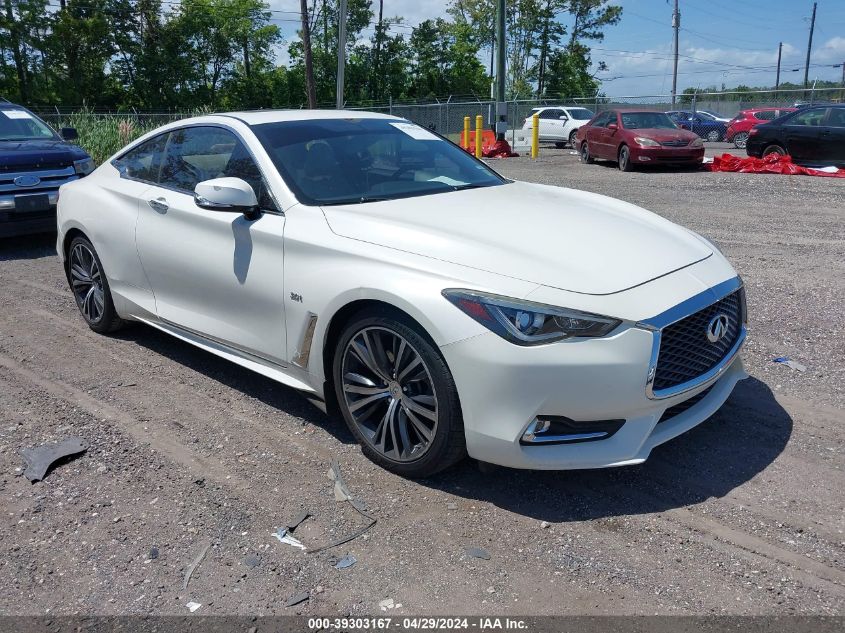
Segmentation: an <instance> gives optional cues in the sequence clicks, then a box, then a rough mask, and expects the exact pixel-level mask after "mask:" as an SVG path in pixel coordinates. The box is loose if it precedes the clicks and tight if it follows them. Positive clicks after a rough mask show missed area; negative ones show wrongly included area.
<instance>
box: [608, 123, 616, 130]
mask: <svg viewBox="0 0 845 633" xmlns="http://www.w3.org/2000/svg"><path fill="white" fill-rule="evenodd" d="M607 129H608V130H617V129H619V126H618V125H616V124H615V123H608V124H607Z"/></svg>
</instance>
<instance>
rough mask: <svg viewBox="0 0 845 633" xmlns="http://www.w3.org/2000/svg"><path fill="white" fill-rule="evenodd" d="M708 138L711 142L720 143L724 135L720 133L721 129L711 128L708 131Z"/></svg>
mask: <svg viewBox="0 0 845 633" xmlns="http://www.w3.org/2000/svg"><path fill="white" fill-rule="evenodd" d="M707 140H708V141H710V142H711V143H718V142H719V141H721V140H722V135H721V134H720V133H719V130H710V131H709V132H708V133H707Z"/></svg>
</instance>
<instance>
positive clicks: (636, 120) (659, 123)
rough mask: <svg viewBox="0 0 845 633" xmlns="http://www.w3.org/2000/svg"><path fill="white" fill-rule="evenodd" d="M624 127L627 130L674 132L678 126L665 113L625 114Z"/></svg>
mask: <svg viewBox="0 0 845 633" xmlns="http://www.w3.org/2000/svg"><path fill="white" fill-rule="evenodd" d="M622 127H624V128H625V129H627V130H644V129H645V130H655V129H656V130H660V129H669V130H674V129H677V127H678V126H677V125H675V124H674V123H673V122H672V119H670V118H669V117H668V116H666V115H665V114H664V113H663V112H623V113H622Z"/></svg>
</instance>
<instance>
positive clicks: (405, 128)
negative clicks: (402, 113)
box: [390, 122, 440, 141]
mask: <svg viewBox="0 0 845 633" xmlns="http://www.w3.org/2000/svg"><path fill="white" fill-rule="evenodd" d="M390 125H392V126H393V127H395V128H396V129H397V130H399V131H401V132H404V133H405V134H407V135H408V136H410V137H411V138H415V139H417V140H418V141H439V140H440V137H439V136H437V135H436V134H432V133H431V132H429V131H428V130H426V129H425V128H424V127H420V126H419V125H415V124H413V123H393V122H391V123H390Z"/></svg>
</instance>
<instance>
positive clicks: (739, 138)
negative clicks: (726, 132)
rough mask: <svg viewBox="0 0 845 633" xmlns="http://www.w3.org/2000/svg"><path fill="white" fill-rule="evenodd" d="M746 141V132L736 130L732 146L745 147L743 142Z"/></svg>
mask: <svg viewBox="0 0 845 633" xmlns="http://www.w3.org/2000/svg"><path fill="white" fill-rule="evenodd" d="M747 142H748V132H738V133H737V135H736V136H734V147H736V148H737V149H745V144H746V143H747Z"/></svg>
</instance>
